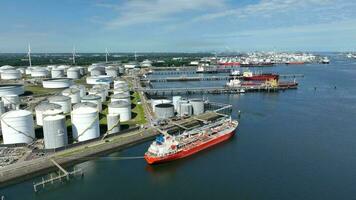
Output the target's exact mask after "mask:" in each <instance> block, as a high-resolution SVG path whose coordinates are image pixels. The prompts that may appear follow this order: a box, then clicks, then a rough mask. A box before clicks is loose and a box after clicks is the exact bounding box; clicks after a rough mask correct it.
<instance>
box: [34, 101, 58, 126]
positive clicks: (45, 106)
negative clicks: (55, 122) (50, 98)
mask: <svg viewBox="0 0 356 200" xmlns="http://www.w3.org/2000/svg"><path fill="white" fill-rule="evenodd" d="M47 111H50V112H48V113H47V114H46V115H50V114H51V113H52V115H56V114H61V113H63V111H62V107H61V106H60V105H58V104H55V103H47V102H43V103H40V104H38V105H37V106H36V107H35V112H36V124H37V125H39V126H42V125H43V113H44V112H47Z"/></svg>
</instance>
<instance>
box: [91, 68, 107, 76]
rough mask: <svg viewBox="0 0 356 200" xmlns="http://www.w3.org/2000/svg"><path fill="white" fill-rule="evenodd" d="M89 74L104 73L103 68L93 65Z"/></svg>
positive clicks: (98, 74)
mask: <svg viewBox="0 0 356 200" xmlns="http://www.w3.org/2000/svg"><path fill="white" fill-rule="evenodd" d="M90 75H91V76H100V75H105V68H104V67H95V68H93V69H91V71H90Z"/></svg>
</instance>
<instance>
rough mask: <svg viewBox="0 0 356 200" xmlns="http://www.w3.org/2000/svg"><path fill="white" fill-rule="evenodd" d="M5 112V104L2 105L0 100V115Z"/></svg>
mask: <svg viewBox="0 0 356 200" xmlns="http://www.w3.org/2000/svg"><path fill="white" fill-rule="evenodd" d="M4 113H5V106H4V102H3V101H0V115H2V114H4Z"/></svg>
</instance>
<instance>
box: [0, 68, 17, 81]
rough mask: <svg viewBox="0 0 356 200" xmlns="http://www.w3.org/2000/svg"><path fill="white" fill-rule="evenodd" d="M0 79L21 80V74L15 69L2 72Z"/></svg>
mask: <svg viewBox="0 0 356 200" xmlns="http://www.w3.org/2000/svg"><path fill="white" fill-rule="evenodd" d="M1 79H3V80H17V79H21V72H20V71H19V70H17V69H8V70H3V71H2V72H1Z"/></svg>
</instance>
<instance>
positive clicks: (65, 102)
mask: <svg viewBox="0 0 356 200" xmlns="http://www.w3.org/2000/svg"><path fill="white" fill-rule="evenodd" d="M48 102H50V103H55V104H58V105H60V106H61V109H62V112H63V113H64V114H67V113H70V112H71V110H72V104H71V98H70V97H67V96H63V95H57V96H51V97H48Z"/></svg>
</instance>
